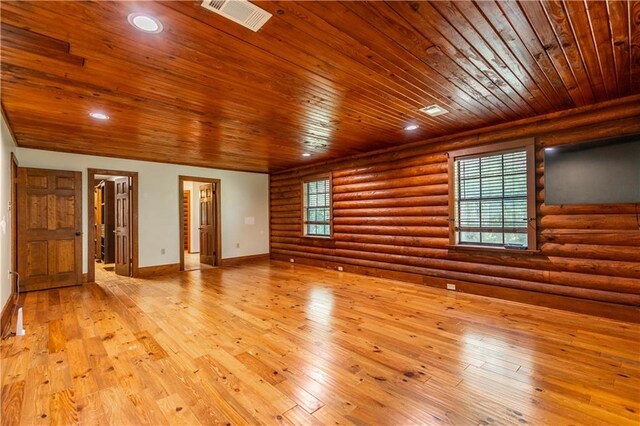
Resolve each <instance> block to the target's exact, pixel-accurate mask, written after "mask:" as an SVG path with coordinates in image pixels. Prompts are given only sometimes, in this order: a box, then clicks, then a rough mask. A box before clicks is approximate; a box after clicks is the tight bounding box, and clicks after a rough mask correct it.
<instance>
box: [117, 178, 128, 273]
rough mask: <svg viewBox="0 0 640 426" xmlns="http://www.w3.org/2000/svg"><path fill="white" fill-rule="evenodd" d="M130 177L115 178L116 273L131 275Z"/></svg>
mask: <svg viewBox="0 0 640 426" xmlns="http://www.w3.org/2000/svg"><path fill="white" fill-rule="evenodd" d="M129 179H130V178H128V177H125V178H119V179H116V180H115V210H116V211H115V234H116V238H115V244H116V274H118V275H124V276H127V277H128V276H131V208H130V205H131V196H130V193H129V190H130V184H129Z"/></svg>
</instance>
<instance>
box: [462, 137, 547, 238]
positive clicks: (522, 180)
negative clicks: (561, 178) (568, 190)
mask: <svg viewBox="0 0 640 426" xmlns="http://www.w3.org/2000/svg"><path fill="white" fill-rule="evenodd" d="M449 200H450V203H449V211H450V218H449V220H450V232H449V237H450V243H451V244H452V245H455V246H483V247H495V248H508V249H525V250H535V249H536V220H535V208H536V204H535V158H534V143H533V139H525V140H518V141H512V142H506V143H500V144H494V145H491V146H484V147H478V148H472V149H466V150H460V151H455V152H450V153H449Z"/></svg>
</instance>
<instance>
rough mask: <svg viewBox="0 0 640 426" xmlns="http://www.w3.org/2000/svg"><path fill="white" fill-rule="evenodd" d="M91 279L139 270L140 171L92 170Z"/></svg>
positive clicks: (90, 212) (112, 276) (89, 257)
mask: <svg viewBox="0 0 640 426" xmlns="http://www.w3.org/2000/svg"><path fill="white" fill-rule="evenodd" d="M87 178H88V185H87V186H88V200H89V209H88V231H89V232H88V246H89V249H88V256H87V257H88V259H89V268H88V273H87V275H88V276H87V280H88V281H89V282H91V281H95V278H96V277H98V278H99V279H100V280H103V281H104V280H109V279H113V278H116V276H125V277H133V276H136V275H137V271H138V174H137V173H136V172H123V171H116V170H96V169H89V171H88V174H87Z"/></svg>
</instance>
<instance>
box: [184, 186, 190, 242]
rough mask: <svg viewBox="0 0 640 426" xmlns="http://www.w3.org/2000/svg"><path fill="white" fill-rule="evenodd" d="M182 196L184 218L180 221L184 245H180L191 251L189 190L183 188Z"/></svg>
mask: <svg viewBox="0 0 640 426" xmlns="http://www.w3.org/2000/svg"><path fill="white" fill-rule="evenodd" d="M182 197H183V203H182V206H183V210H182V217H183V219H184V220H183V221H182V223H183V226H182V234H183V236H184V238H183V241H184V246H183V247H182V249H183V250H185V251H187V252H191V191H189V190H188V189H185V190H184V192H183V193H182Z"/></svg>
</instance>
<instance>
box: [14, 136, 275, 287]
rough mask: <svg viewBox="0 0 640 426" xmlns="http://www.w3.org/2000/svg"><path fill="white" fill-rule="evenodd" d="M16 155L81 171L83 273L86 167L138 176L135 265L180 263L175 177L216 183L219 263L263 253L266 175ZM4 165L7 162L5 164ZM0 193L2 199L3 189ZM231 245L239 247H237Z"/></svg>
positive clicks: (23, 151) (23, 162) (28, 152)
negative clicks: (248, 221) (218, 187)
mask: <svg viewBox="0 0 640 426" xmlns="http://www.w3.org/2000/svg"><path fill="white" fill-rule="evenodd" d="M3 137H4V128H3ZM16 155H17V157H18V161H19V162H20V167H40V168H47V169H60V170H74V171H81V172H82V177H83V191H82V221H83V225H82V226H83V232H84V237H83V252H84V253H83V270H84V272H86V271H87V223H86V217H87V206H88V203H87V196H86V192H87V191H86V189H85V188H86V185H87V169H88V168H97V169H111V170H124V171H132V172H138V182H139V200H138V210H139V211H138V213H139V228H138V230H139V243H140V244H139V246H140V256H139V258H140V265H139V266H140V267H145V266H154V265H164V264H172V263H178V262H180V250H181V249H182V248H181V247H180V234H179V226H180V225H179V223H180V222H179V220H180V216H179V215H180V214H181V213H180V212H179V209H178V196H179V192H178V176H179V175H186V176H201V177H206V178H214V179H220V180H221V183H220V185H221V191H220V192H221V198H222V200H221V216H222V217H221V223H222V230H221V232H222V258H223V259H227V258H232V257H239V256H249V255H254V254H263V253H268V252H269V177H268V175H267V174H261V173H245V172H232V171H227V170H218V169H207V168H203V167H190V166H180V165H174V164H163V163H152V162H146V161H134V160H123V159H118V158H107V157H97V156H90V155H78V154H68V153H62V152H52V151H41V150H34V149H27V148H17V150H16ZM3 156H4V145H3ZM3 158H4V157H3ZM6 164H9V163H8V161H7V162H6ZM3 167H4V162H3ZM3 170H4V169H3ZM3 173H4V172H3ZM2 193H3V197H4V193H5V191H4V187H3V192H2ZM5 205H6V204H5ZM245 217H255V224H254V225H250V224H245V222H246V221H245ZM237 244H240V247H239V248H238V247H237ZM162 249H165V250H166V253H165V254H164V255H162V254H161V250H162ZM3 259H4V258H3ZM4 275H6V273H5V274H4ZM2 279H3V281H2V282H3V283H4V281H5V279H6V277H4V276H3V278H2Z"/></svg>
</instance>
